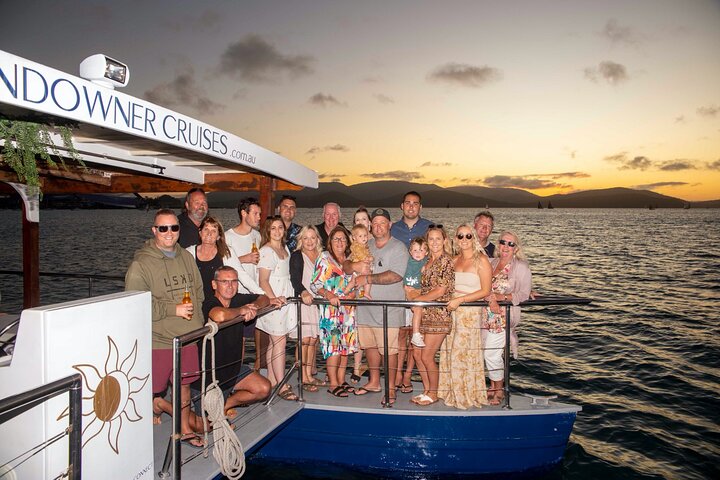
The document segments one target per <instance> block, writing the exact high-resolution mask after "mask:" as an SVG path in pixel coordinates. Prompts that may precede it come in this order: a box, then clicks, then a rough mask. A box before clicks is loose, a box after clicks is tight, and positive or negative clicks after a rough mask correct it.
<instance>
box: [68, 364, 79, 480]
mask: <svg viewBox="0 0 720 480" xmlns="http://www.w3.org/2000/svg"><path fill="white" fill-rule="evenodd" d="M68 393H69V394H70V409H69V412H68V413H69V416H70V435H69V438H68V441H69V443H70V448H69V450H70V451H69V454H68V463H69V464H70V472H69V473H70V478H71V479H73V480H80V479H81V478H82V378H81V377H80V375H77V374H76V375H74V377H73V381H72V385H71V386H70V390H69V392H68Z"/></svg>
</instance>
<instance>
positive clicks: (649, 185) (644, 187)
mask: <svg viewBox="0 0 720 480" xmlns="http://www.w3.org/2000/svg"><path fill="white" fill-rule="evenodd" d="M683 185H689V184H688V183H687V182H656V183H647V184H645V185H635V186H634V187H632V188H635V189H637V190H655V189H656V188H661V187H682V186H683Z"/></svg>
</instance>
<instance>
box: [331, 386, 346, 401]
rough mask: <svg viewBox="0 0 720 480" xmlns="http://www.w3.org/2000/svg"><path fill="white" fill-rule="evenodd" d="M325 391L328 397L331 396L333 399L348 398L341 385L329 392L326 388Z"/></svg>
mask: <svg viewBox="0 0 720 480" xmlns="http://www.w3.org/2000/svg"><path fill="white" fill-rule="evenodd" d="M327 391H328V393H329V394H330V395H332V396H334V397H339V398H347V397H348V392H347V390H345V388H343V386H342V385H338V386H337V387H335V388H333V389H332V390H330V389H329V388H328V390H327Z"/></svg>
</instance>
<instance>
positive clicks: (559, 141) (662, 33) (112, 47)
mask: <svg viewBox="0 0 720 480" xmlns="http://www.w3.org/2000/svg"><path fill="white" fill-rule="evenodd" d="M0 11H2V28H0V50H4V51H6V52H9V53H12V54H14V55H18V56H20V57H24V58H26V59H28V60H32V61H35V62H38V63H42V64H44V65H48V66H50V67H53V68H57V69H59V70H62V71H65V72H68V73H73V74H77V70H78V65H79V63H80V62H81V61H82V59H84V58H85V57H87V56H89V55H92V54H94V53H104V54H106V55H108V56H110V57H113V58H116V59H118V60H120V61H122V62H124V63H126V64H128V65H129V66H130V83H129V85H128V86H127V87H125V88H124V89H123V91H124V92H125V93H128V94H130V95H134V96H137V97H141V98H144V99H146V100H149V101H152V102H154V103H157V104H160V105H163V106H165V107H168V108H171V109H173V110H177V111H179V112H182V113H184V114H187V115H190V116H193V117H196V118H199V119H201V120H203V121H205V122H207V123H210V124H212V125H215V126H217V127H219V128H222V129H224V130H227V131H229V132H231V133H233V134H235V135H238V136H240V137H242V138H245V139H246V140H249V141H251V142H254V143H256V144H259V145H262V146H263V147H266V148H268V149H270V150H273V151H275V152H278V153H279V154H281V155H283V156H284V157H286V158H289V159H291V160H294V161H296V162H299V163H302V164H304V165H306V166H308V167H310V168H312V169H314V170H316V171H317V172H318V174H319V176H320V181H341V182H343V183H345V184H346V185H352V184H356V183H360V182H367V181H373V180H408V181H415V182H420V183H435V184H437V185H440V186H444V187H449V186H455V185H481V186H488V187H516V188H522V189H525V190H529V191H532V192H533V193H536V194H538V195H550V194H554V193H571V192H575V191H581V190H588V189H598V188H610V187H629V188H639V189H648V190H653V191H656V192H658V193H662V194H666V195H670V196H674V197H679V198H683V199H685V200H710V199H720V0H676V1H668V0H605V1H594V0H588V1H584V0H556V1H544V0H518V1H512V0H506V1H485V0H473V1H453V0H445V1H442V2H438V1H433V2H431V1H392V0H385V1H374V0H363V1H341V0H337V1H324V0H313V1H310V0H292V1H290V0H288V1H274V0H262V1H247V0H246V1H212V0H205V1H195V2H193V1H187V0H184V1H177V0H176V1H155V0H153V1H146V0H143V1H135V0H128V1H121V0H116V1H77V0H65V1H63V2H51V1H34V0H0Z"/></svg>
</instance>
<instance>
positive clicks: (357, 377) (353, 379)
mask: <svg viewBox="0 0 720 480" xmlns="http://www.w3.org/2000/svg"><path fill="white" fill-rule="evenodd" d="M360 380H362V377H361V376H360V375H355V374H354V373H353V374H352V375H350V381H351V382H352V383H354V384H358V383H360Z"/></svg>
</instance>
